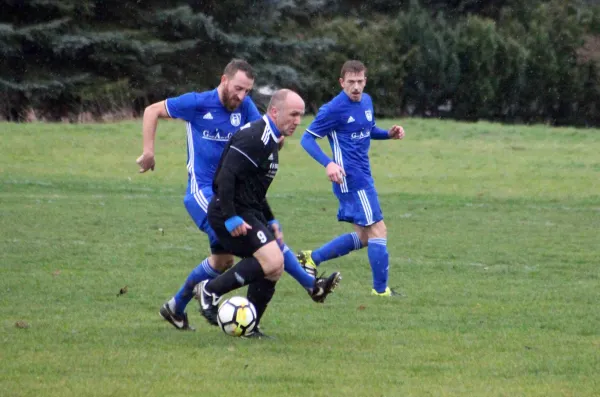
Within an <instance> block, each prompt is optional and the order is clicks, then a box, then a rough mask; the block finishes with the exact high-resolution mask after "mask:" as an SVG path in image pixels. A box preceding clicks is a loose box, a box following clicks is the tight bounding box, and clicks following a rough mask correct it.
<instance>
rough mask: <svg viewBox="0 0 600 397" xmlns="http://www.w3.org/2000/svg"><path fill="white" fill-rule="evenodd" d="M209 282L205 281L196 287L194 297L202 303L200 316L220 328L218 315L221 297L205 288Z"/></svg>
mask: <svg viewBox="0 0 600 397" xmlns="http://www.w3.org/2000/svg"><path fill="white" fill-rule="evenodd" d="M208 282H209V280H204V281H202V282H201V283H200V284H198V285H196V286H195V287H194V295H195V297H196V299H198V302H200V314H202V316H203V317H204V318H205V319H206V321H208V323H209V324H211V325H215V326H218V325H219V321H218V320H217V315H218V313H219V302H220V301H221V297H220V296H217V295H216V294H213V293H211V292H207V291H206V289H205V287H206V284H207V283H208Z"/></svg>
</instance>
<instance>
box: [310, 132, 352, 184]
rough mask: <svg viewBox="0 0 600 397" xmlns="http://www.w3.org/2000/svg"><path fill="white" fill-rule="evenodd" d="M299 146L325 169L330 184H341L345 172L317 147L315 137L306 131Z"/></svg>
mask: <svg viewBox="0 0 600 397" xmlns="http://www.w3.org/2000/svg"><path fill="white" fill-rule="evenodd" d="M300 144H301V145H302V147H303V148H304V150H306V152H307V153H308V154H310V156H311V157H312V158H313V159H315V160H317V162H318V163H319V164H321V165H322V166H323V167H325V172H327V177H328V178H329V180H330V181H331V182H335V183H338V184H341V183H342V182H343V177H344V176H346V172H345V171H344V169H343V168H342V167H340V166H339V165H337V164H336V163H335V162H334V161H333V160H331V159H330V158H329V156H327V155H326V154H325V152H323V150H321V148H320V147H319V145H318V144H317V140H316V136H315V135H313V134H311V133H310V132H308V131H306V132H305V133H304V135H302V140H300Z"/></svg>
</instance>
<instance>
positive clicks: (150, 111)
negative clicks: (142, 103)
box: [144, 101, 169, 119]
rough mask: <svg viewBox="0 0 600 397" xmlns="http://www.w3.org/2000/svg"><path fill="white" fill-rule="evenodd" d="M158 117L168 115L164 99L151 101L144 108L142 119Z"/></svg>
mask: <svg viewBox="0 0 600 397" xmlns="http://www.w3.org/2000/svg"><path fill="white" fill-rule="evenodd" d="M159 117H169V114H168V113H167V109H166V108H165V101H160V102H156V103H153V104H152V105H148V106H146V108H145V109H144V119H158V118H159Z"/></svg>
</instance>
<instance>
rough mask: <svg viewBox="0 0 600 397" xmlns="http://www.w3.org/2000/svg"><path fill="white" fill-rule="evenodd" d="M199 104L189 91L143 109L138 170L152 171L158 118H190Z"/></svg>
mask: <svg viewBox="0 0 600 397" xmlns="http://www.w3.org/2000/svg"><path fill="white" fill-rule="evenodd" d="M198 107H201V104H199V103H198V99H197V96H196V94H195V93H193V92H189V93H187V94H183V95H180V96H178V97H174V98H169V99H166V100H164V101H160V102H156V103H153V104H152V105H150V106H148V107H147V108H146V109H145V110H144V117H143V119H142V135H143V140H144V146H143V151H142V155H141V156H140V157H138V159H137V160H136V162H137V163H138V165H139V166H140V172H146V171H148V170H152V171H154V165H155V161H154V142H155V140H156V126H157V125H158V119H159V118H168V117H171V118H174V119H183V120H186V121H190V120H192V118H193V117H194V113H195V112H196V111H197V109H198Z"/></svg>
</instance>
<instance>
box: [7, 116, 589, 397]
mask: <svg viewBox="0 0 600 397" xmlns="http://www.w3.org/2000/svg"><path fill="white" fill-rule="evenodd" d="M401 123H402V124H403V125H404V127H405V129H406V131H407V137H406V139H405V140H404V141H402V142H396V141H394V142H389V141H386V142H380V141H373V142H372V151H371V154H372V163H373V172H374V175H375V178H376V183H377V188H378V190H379V192H380V193H381V194H380V200H381V204H382V207H383V210H384V214H385V217H386V218H385V219H386V224H387V227H388V247H389V251H390V258H391V259H390V260H391V263H390V268H391V272H390V279H391V285H392V286H394V287H397V288H398V289H399V290H401V291H403V292H404V293H405V294H406V295H407V297H406V298H403V299H397V300H388V299H380V298H374V297H371V296H369V292H370V288H371V287H370V282H371V275H370V269H369V265H368V262H367V256H366V252H365V250H363V251H360V252H355V253H352V254H351V255H349V256H347V257H344V258H339V259H336V260H334V261H332V262H330V263H327V264H324V265H323V266H322V267H323V268H324V269H327V270H328V271H331V270H340V271H342V274H343V276H344V279H343V281H342V284H341V285H340V287H339V289H338V290H337V291H336V293H335V294H333V295H332V296H331V297H329V299H328V301H327V302H326V304H325V305H317V304H314V303H313V302H312V301H311V300H310V299H309V297H308V296H307V295H306V293H305V292H304V291H303V290H302V289H301V288H300V286H299V285H298V284H297V283H296V282H295V281H294V280H293V279H291V278H290V277H289V276H287V275H285V276H284V277H283V279H282V281H281V282H280V284H279V286H278V292H277V294H276V295H275V298H274V300H273V302H272V304H271V306H270V307H269V310H268V312H267V314H266V316H265V318H264V321H263V327H264V330H265V331H266V332H267V333H270V334H273V335H275V336H276V337H277V339H276V340H274V341H249V340H240V339H235V338H231V337H228V336H226V335H224V334H222V333H221V332H219V331H218V330H217V329H216V328H211V327H209V326H208V325H207V324H206V323H205V322H204V321H203V320H202V319H201V317H200V315H199V314H198V313H197V311H196V304H195V302H192V303H191V305H190V306H189V313H190V320H191V322H192V324H193V325H195V326H196V327H197V331H196V332H195V333H183V332H177V331H175V330H174V329H172V328H171V327H170V326H169V325H168V324H166V323H165V322H164V321H163V320H161V319H160V318H159V316H158V309H159V307H160V305H161V304H162V303H163V302H164V301H165V300H166V299H168V298H169V297H170V296H172V295H173V294H174V293H175V292H176V291H177V289H178V288H179V286H180V284H181V283H182V282H183V281H184V279H185V277H186V276H187V274H188V272H189V271H190V270H191V269H192V268H193V267H194V266H195V265H196V264H197V263H198V262H199V261H200V260H202V259H203V258H204V257H205V256H206V254H207V253H208V246H207V243H206V239H205V237H204V235H203V234H202V233H200V232H198V231H197V230H196V229H195V227H194V225H193V223H192V221H191V220H190V219H189V217H188V215H187V213H186V212H185V209H184V207H183V204H182V198H183V193H184V191H185V185H186V181H187V176H186V171H185V156H186V149H185V129H184V126H183V125H182V124H181V123H179V122H175V121H173V122H171V121H170V122H166V121H165V122H161V124H160V126H159V132H158V138H157V139H158V142H157V167H156V171H155V172H154V173H148V174H144V175H140V174H138V173H137V166H136V165H135V158H136V157H137V156H138V155H139V154H140V150H141V132H140V129H141V122H127V123H118V124H104V125H63V124H20V125H16V124H0V138H1V139H2V144H1V146H0V181H1V188H0V203H1V205H0V211H1V217H0V266H1V272H2V277H1V280H0V288H1V297H2V305H1V306H0V319H1V320H0V321H1V323H0V327H1V328H0V340H1V342H2V343H1V347H0V362H1V364H0V365H1V369H2V370H1V371H0V390H2V392H0V394H1V395H2V396H39V395H43V396H80V395H89V396H113V395H114V396H127V397H129V396H189V395H201V396H223V395H241V396H278V397H280V396H369V397H370V396H594V395H596V396H597V395H598V393H599V392H600V381H599V380H598V379H599V377H598V374H599V373H600V312H599V310H598V302H599V301H600V270H599V268H598V265H599V264H600V234H599V228H600V157H599V155H598V153H600V131H598V130H578V129H554V128H549V127H546V126H532V127H523V126H501V125H497V124H489V123H476V124H464V123H454V122H441V121H435V120H418V119H408V120H401ZM381 124H382V125H383V126H386V125H390V124H391V121H384V122H382V123H381ZM269 197H270V202H271V205H272V207H273V209H274V211H275V213H276V214H277V216H278V218H280V220H281V222H282V224H283V226H284V228H285V233H286V234H285V235H286V240H287V242H288V244H289V245H290V246H291V247H292V248H294V249H296V250H299V249H307V248H314V247H317V246H318V245H320V244H322V243H324V242H325V241H327V240H328V239H330V238H332V237H334V236H336V235H338V234H340V233H344V232H347V231H349V230H350V229H349V227H348V226H347V225H345V224H339V223H337V222H336V220H335V214H336V211H337V203H336V201H335V199H334V198H333V196H332V195H331V188H330V185H329V183H327V181H326V177H325V174H324V171H323V169H322V168H321V167H320V166H319V165H317V164H316V163H315V162H314V161H312V160H311V159H309V157H308V156H307V155H306V154H305V153H304V152H303V150H302V148H301V147H300V144H299V137H294V138H292V139H291V140H288V142H287V143H286V147H285V149H284V150H283V152H282V155H281V166H280V172H279V173H278V176H277V179H276V181H275V184H274V186H273V187H272V189H271V191H270V194H269ZM160 229H163V231H164V234H163V233H161V232H160ZM125 285H127V286H128V291H129V292H128V293H127V294H125V295H122V296H117V295H118V292H119V289H120V288H121V287H123V286H125ZM17 321H24V322H26V323H27V324H28V325H29V327H28V328H26V329H22V328H18V327H16V326H15V324H16V322H17Z"/></svg>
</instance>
